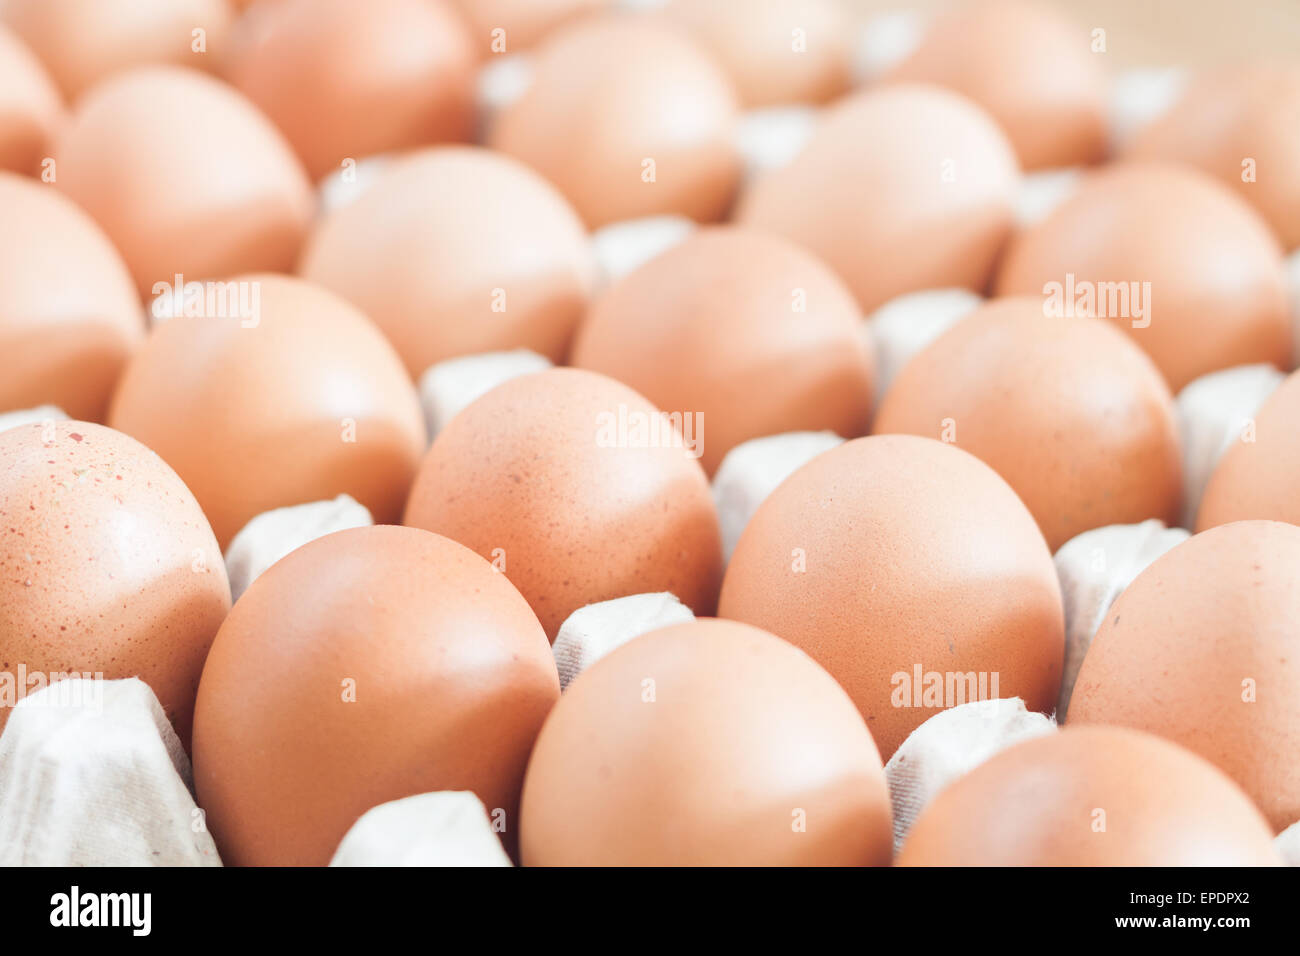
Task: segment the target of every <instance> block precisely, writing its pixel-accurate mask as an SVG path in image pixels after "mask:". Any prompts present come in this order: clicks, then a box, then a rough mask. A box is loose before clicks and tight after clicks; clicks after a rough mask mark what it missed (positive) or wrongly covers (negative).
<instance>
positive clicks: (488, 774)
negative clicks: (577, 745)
mask: <svg viewBox="0 0 1300 956" xmlns="http://www.w3.org/2000/svg"><path fill="white" fill-rule="evenodd" d="M559 696H560V682H559V678H558V677H557V676H556V673H555V661H554V659H553V658H552V657H551V652H550V648H549V647H548V646H547V643H546V635H545V634H543V633H542V629H541V626H540V625H538V623H537V618H536V617H534V616H533V613H532V612H531V611H530V610H529V609H528V604H527V603H526V602H525V601H524V599H523V598H521V597H520V596H519V592H518V591H516V590H515V589H514V588H513V587H511V585H510V582H509V581H507V580H506V579H505V577H504V576H502V575H500V574H497V573H496V571H494V570H493V568H492V566H491V565H490V564H488V563H487V562H486V561H484V560H483V559H482V558H480V557H478V556H477V555H475V554H473V553H472V552H470V551H469V550H468V549H466V548H463V547H461V546H460V545H458V544H456V543H455V542H454V541H448V540H447V539H446V538H441V537H439V536H437V535H433V534H428V533H426V532H424V531H419V530H417V529H414V528H396V527H388V526H382V527H371V528H353V529H351V530H348V531H339V532H336V533H335V534H330V535H326V536H325V537H323V538H318V539H316V540H315V541H312V542H311V543H310V544H307V545H304V546H303V547H301V548H299V549H298V550H297V551H293V552H291V553H290V554H289V555H288V557H285V558H283V559H282V560H280V561H279V562H278V563H276V564H274V565H272V566H271V568H270V570H268V571H267V572H266V573H265V574H263V575H262V576H261V577H259V578H258V579H257V580H256V581H254V582H253V584H252V586H251V587H249V589H248V591H246V592H245V593H244V595H243V596H242V597H241V598H240V599H239V602H238V603H237V604H236V606H235V609H234V610H233V611H232V612H231V613H230V616H229V617H228V618H227V619H226V623H225V624H224V625H223V626H222V628H221V631H220V633H218V634H217V639H216V641H215V642H214V643H213V645H212V653H211V654H209V655H208V662H207V665H206V666H205V667H204V668H203V682H202V684H201V685H200V687H199V699H198V705H197V707H196V708H195V715H194V783H195V787H196V789H197V795H198V803H199V806H200V807H202V808H203V810H204V811H205V812H206V814H207V821H208V824H209V826H210V828H211V830H212V835H213V837H214V839H215V840H216V842H217V848H218V849H219V850H220V851H221V856H222V859H223V860H224V862H226V863H227V864H234V865H237V866H246V865H268V864H269V865H276V866H279V865H291V866H302V865H318V866H319V865H324V864H325V863H328V862H329V859H330V857H331V856H332V855H333V853H334V851H335V849H336V848H337V847H338V844H339V841H340V840H342V839H343V836H344V834H345V833H346V832H347V831H348V828H349V827H351V826H352V824H353V823H355V822H356V820H357V818H358V817H359V816H361V814H363V813H365V812H366V811H367V810H369V809H370V808H371V807H374V806H377V805H378V804H381V803H386V802H387V801H389V800H396V799H399V798H401V797H407V796H412V795H414V794H417V793H428V792H430V791H435V790H471V791H473V792H474V793H475V794H477V795H478V797H479V799H480V800H482V801H483V804H484V806H485V807H487V809H488V812H489V814H495V816H496V820H497V821H500V822H502V823H504V825H505V831H504V836H505V838H506V843H507V845H511V844H513V843H514V841H515V840H516V839H517V833H516V826H515V820H516V811H517V809H518V806H519V789H520V786H521V784H522V783H523V777H524V766H525V764H526V762H527V760H528V753H529V751H530V750H531V749H532V746H533V741H534V739H535V738H536V736H537V732H538V730H539V729H540V728H541V726H542V721H543V719H544V718H545V717H546V714H547V711H549V710H550V709H551V706H552V705H553V704H554V703H555V701H556V698H558V697H559ZM503 812H504V817H503V818H502V817H501V814H502V813H503ZM494 822H496V821H494Z"/></svg>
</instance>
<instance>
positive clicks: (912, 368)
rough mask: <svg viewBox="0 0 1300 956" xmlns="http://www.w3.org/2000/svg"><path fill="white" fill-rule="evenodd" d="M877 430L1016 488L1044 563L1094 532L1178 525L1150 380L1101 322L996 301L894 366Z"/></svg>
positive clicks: (1172, 442)
mask: <svg viewBox="0 0 1300 956" xmlns="http://www.w3.org/2000/svg"><path fill="white" fill-rule="evenodd" d="M874 430H875V431H876V433H878V434H883V433H888V432H905V433H908V434H913V435H924V436H926V437H929V438H939V439H944V438H945V437H951V438H952V439H954V444H956V446H957V447H958V448H962V449H964V450H965V451H968V452H970V453H971V454H973V455H974V456H975V457H976V458H979V459H980V460H981V461H983V462H984V463H985V464H987V465H990V466H991V467H992V468H993V470H994V471H996V472H997V473H998V474H999V475H1001V476H1002V477H1003V478H1005V479H1006V480H1007V483H1008V484H1010V485H1011V487H1012V488H1013V489H1015V491H1016V494H1018V495H1019V496H1020V499H1021V500H1022V501H1023V502H1024V503H1025V506H1026V507H1027V508H1029V511H1030V513H1031V514H1032V515H1033V516H1034V518H1035V520H1036V521H1037V522H1038V526H1039V528H1041V529H1042V531H1043V536H1044V537H1045V538H1046V539H1047V546H1048V547H1049V548H1051V549H1052V551H1053V552H1055V551H1056V550H1057V549H1058V548H1059V547H1060V546H1061V545H1063V544H1064V543H1065V542H1066V541H1069V540H1070V539H1071V538H1073V537H1074V536H1075V535H1076V534H1079V533H1081V532H1084V531H1088V530H1090V529H1092V528H1100V527H1103V526H1105V525H1110V524H1133V523H1136V522H1139V521H1143V520H1145V519H1147V518H1159V519H1161V520H1162V521H1164V522H1166V523H1168V524H1176V523H1177V520H1178V516H1179V503H1180V501H1181V498H1182V462H1181V458H1180V454H1179V437H1178V425H1177V422H1176V421H1175V419H1174V409H1173V400H1172V398H1171V397H1170V394H1169V387H1168V386H1167V385H1165V381H1164V379H1163V378H1162V377H1161V375H1160V372H1159V370H1158V369H1157V368H1156V367H1155V365H1154V364H1152V362H1151V359H1149V358H1148V357H1147V356H1146V354H1145V353H1144V352H1143V351H1142V350H1141V349H1139V348H1138V347H1137V346H1136V345H1134V344H1133V342H1132V341H1131V340H1130V339H1128V338H1126V337H1125V335H1124V334H1123V333H1122V332H1120V331H1119V330H1118V329H1116V328H1114V327H1113V326H1112V325H1111V324H1110V323H1108V322H1105V321H1103V320H1101V319H1094V318H1084V317H1077V318H1050V317H1046V316H1044V315H1043V301H1042V299H1036V298H1018V299H1001V300H995V301H993V302H991V303H990V304H988V305H985V306H983V307H981V308H979V309H977V310H976V311H975V312H974V313H972V314H971V315H969V316H967V317H966V318H964V319H962V320H961V321H960V322H958V323H957V324H956V325H955V326H953V327H952V328H951V329H949V330H948V331H947V332H946V333H944V334H943V335H942V336H941V337H940V338H939V339H938V340H936V341H935V342H933V343H932V344H931V345H930V346H929V347H927V348H926V349H925V350H924V351H922V352H921V353H920V354H919V355H917V356H915V357H914V358H912V359H911V361H909V362H908V363H907V364H906V365H905V366H903V370H902V371H901V372H900V373H899V375H898V377H897V378H896V379H895V380H894V382H893V384H892V385H891V386H890V389H889V391H888V392H887V393H886V394H885V398H884V400H883V401H882V403H881V406H880V411H879V413H878V414H877V416H876V422H875V427H874Z"/></svg>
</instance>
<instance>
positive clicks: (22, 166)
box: [0, 22, 63, 175]
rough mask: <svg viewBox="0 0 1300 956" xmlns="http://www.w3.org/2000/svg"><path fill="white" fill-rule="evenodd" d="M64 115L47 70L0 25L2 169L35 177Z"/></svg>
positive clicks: (0, 147)
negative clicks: (57, 125) (46, 148)
mask: <svg viewBox="0 0 1300 956" xmlns="http://www.w3.org/2000/svg"><path fill="white" fill-rule="evenodd" d="M62 116H63V101H62V99H61V98H60V96H59V91H58V89H56V88H55V86H54V83H53V81H52V80H51V79H50V78H49V76H48V75H47V74H46V72H45V67H43V66H42V65H41V62H40V61H39V60H38V59H36V57H35V55H34V54H33V53H32V52H31V51H30V50H28V49H27V47H26V46H24V45H23V42H22V41H21V40H19V39H18V37H17V36H16V35H15V34H14V33H13V31H11V30H9V29H8V28H7V27H6V26H5V25H4V23H3V22H0V170H11V171H13V172H16V173H23V174H25V175H33V174H35V173H36V172H37V171H38V169H39V168H40V164H41V160H42V159H44V158H45V147H46V144H47V142H48V141H49V138H50V134H51V133H52V132H53V130H54V127H55V125H56V124H57V123H58V122H59V121H60V120H61V119H62Z"/></svg>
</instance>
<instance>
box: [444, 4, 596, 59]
mask: <svg viewBox="0 0 1300 956" xmlns="http://www.w3.org/2000/svg"><path fill="white" fill-rule="evenodd" d="M452 4H453V5H454V6H455V7H456V9H457V10H458V11H459V12H460V14H461V15H462V16H463V17H464V18H465V21H466V23H467V24H468V26H469V32H470V36H471V38H472V40H473V41H474V44H475V45H476V46H477V47H478V48H479V49H481V50H482V51H483V52H484V53H518V52H520V51H521V50H527V49H528V48H529V47H532V46H534V45H536V44H537V43H538V41H540V40H541V39H542V38H543V37H544V36H545V35H546V34H547V33H549V32H550V31H551V30H553V29H555V28H556V27H557V26H560V25H561V24H563V23H566V22H568V21H569V20H573V19H576V18H577V17H580V16H582V15H584V14H587V13H592V12H594V11H598V10H602V9H604V8H606V7H609V6H612V4H613V0H452ZM498 30H500V31H503V32H502V33H501V34H500V35H499V36H498V35H497V34H496V31H498Z"/></svg>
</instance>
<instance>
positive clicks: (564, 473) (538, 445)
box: [405, 368, 722, 640]
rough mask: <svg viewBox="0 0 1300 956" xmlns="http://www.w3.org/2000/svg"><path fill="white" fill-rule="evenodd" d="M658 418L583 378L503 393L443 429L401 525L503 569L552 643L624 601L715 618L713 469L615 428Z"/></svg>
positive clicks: (533, 380) (546, 376)
mask: <svg viewBox="0 0 1300 956" xmlns="http://www.w3.org/2000/svg"><path fill="white" fill-rule="evenodd" d="M655 414H656V409H655V408H654V406H653V405H651V404H650V403H649V402H648V401H646V400H645V399H644V398H643V397H642V396H640V395H639V394H637V393H636V392H634V391H632V389H630V388H628V387H627V386H625V385H621V384H619V383H618V382H615V381H614V380H613V379H609V378H606V377H605V376H603V375H597V374H596V373H594V372H588V371H583V370H580V369H569V368H558V369H550V370H548V371H545V372H538V373H536V374H533V375H525V376H521V377H519V378H516V379H513V380H511V381H509V382H506V383H505V384H504V385H499V386H498V387H496V388H495V389H493V390H492V391H490V392H488V393H487V394H486V395H484V396H482V397H481V398H479V399H478V400H477V401H475V402H474V403H473V404H471V405H470V406H469V407H467V408H465V409H464V410H463V411H461V412H460V413H459V414H458V415H456V417H455V418H453V419H452V420H451V422H450V424H448V425H447V427H446V428H445V429H443V431H441V432H440V433H439V434H438V437H437V439H436V440H435V441H434V443H433V446H432V447H431V448H430V449H429V452H428V454H427V455H426V456H425V459H424V461H423V463H421V465H420V471H419V474H418V475H417V476H416V480H415V485H414V486H413V487H412V489H411V497H410V500H409V501H408V502H407V506H406V518H405V524H408V525H414V526H415V527H418V528H425V529H427V530H429V531H435V532H437V533H438V534H443V535H446V536H447V537H449V538H452V539H454V540H456V541H459V542H461V543H462V544H465V545H468V546H469V547H470V548H473V549H474V550H475V551H476V552H478V553H479V554H481V555H483V556H484V557H485V558H488V559H489V560H493V561H494V562H496V563H497V565H498V567H500V568H501V569H502V570H503V571H504V572H505V575H506V577H508V578H509V579H510V580H511V582H512V583H513V584H514V585H515V586H516V587H517V588H519V590H520V593H522V594H523V596H524V597H525V598H527V599H528V603H529V604H530V605H531V606H532V608H533V610H534V611H535V612H536V613H537V616H538V618H539V619H540V620H541V622H542V626H543V627H545V628H546V633H547V635H548V636H549V637H550V638H551V640H554V639H555V635H556V632H557V631H558V630H559V627H560V625H561V624H562V623H563V622H564V620H565V618H567V617H568V616H569V615H570V614H571V613H573V612H574V611H576V610H577V609H578V608H580V607H583V606H585V605H587V604H591V603H594V602H596V601H605V600H609V599H610V598H616V597H622V596H624V595H628V594H642V593H645V592H652V591H669V592H671V593H673V594H674V595H676V596H677V597H678V599H680V600H681V602H682V603H683V604H685V605H687V606H688V607H690V608H691V609H692V610H694V611H695V613H696V614H711V613H713V609H714V607H715V606H716V601H717V596H718V582H719V579H720V578H721V562H722V555H721V542H720V537H719V531H718V519H717V515H716V513H715V512H714V509H713V498H712V496H711V495H710V492H709V484H708V480H707V479H706V478H705V476H704V470H703V469H702V468H701V467H700V464H699V462H698V461H696V460H695V459H693V458H691V457H690V456H689V454H688V451H687V449H685V448H682V447H672V444H673V443H672V442H670V441H668V440H666V439H665V438H664V436H662V435H660V436H659V440H658V441H657V442H656V441H655V440H654V439H653V437H652V436H650V435H649V433H648V432H647V433H646V434H645V435H643V436H641V437H638V436H637V434H636V433H634V432H633V431H632V430H631V425H630V424H629V425H628V426H627V427H622V428H621V427H620V426H619V425H618V422H619V421H620V419H624V415H626V416H627V417H626V419H625V421H626V422H628V423H631V421H632V418H631V416H633V415H638V416H651V415H655ZM665 430H668V429H667V428H666V426H665ZM674 434H675V433H674Z"/></svg>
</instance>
